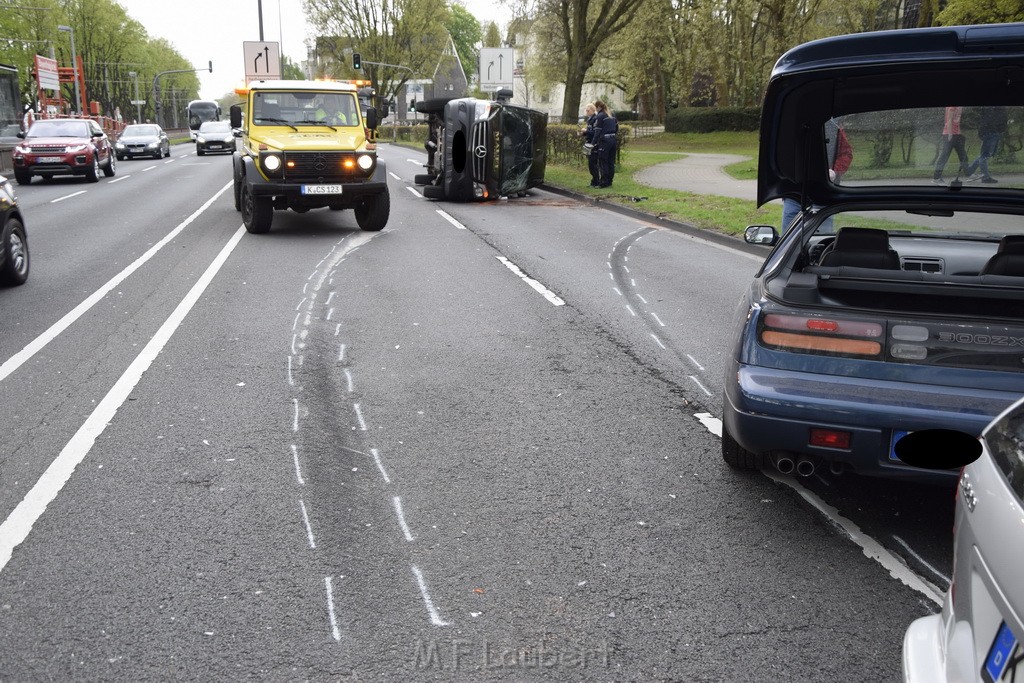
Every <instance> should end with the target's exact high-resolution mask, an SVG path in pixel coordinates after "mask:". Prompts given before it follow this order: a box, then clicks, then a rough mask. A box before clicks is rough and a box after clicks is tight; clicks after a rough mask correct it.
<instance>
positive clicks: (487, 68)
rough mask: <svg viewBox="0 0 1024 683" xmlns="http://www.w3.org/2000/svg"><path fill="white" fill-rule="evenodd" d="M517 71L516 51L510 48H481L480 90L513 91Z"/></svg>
mask: <svg viewBox="0 0 1024 683" xmlns="http://www.w3.org/2000/svg"><path fill="white" fill-rule="evenodd" d="M514 70H515V50H513V49H512V48H510V47H484V48H480V89H481V90H484V91H488V92H490V91H494V90H500V89H502V88H509V89H511V88H512V86H513V74H514Z"/></svg>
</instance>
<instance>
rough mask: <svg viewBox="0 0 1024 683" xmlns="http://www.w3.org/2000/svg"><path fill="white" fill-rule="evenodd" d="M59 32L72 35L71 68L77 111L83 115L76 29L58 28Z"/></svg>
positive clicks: (68, 27)
mask: <svg viewBox="0 0 1024 683" xmlns="http://www.w3.org/2000/svg"><path fill="white" fill-rule="evenodd" d="M57 30H58V31H64V32H65V33H68V34H70V35H71V66H72V67H73V68H74V73H75V109H76V110H77V112H78V115H79V116H81V115H82V113H83V112H82V93H81V91H79V89H78V52H76V51H75V29H73V28H71V27H70V26H58V27H57Z"/></svg>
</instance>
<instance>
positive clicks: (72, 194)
mask: <svg viewBox="0 0 1024 683" xmlns="http://www.w3.org/2000/svg"><path fill="white" fill-rule="evenodd" d="M86 192H87V190H79V191H78V192H72V193H71V194H66V195H64V196H63V197H57V198H56V199H51V200H50V203H51V204H56V203H57V202H62V201H64V200H65V199H71V198H72V197H77V196H78V195H80V194H85V193H86Z"/></svg>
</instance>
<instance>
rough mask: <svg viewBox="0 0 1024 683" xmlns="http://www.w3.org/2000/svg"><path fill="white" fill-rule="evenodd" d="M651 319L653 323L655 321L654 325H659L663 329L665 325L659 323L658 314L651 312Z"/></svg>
mask: <svg viewBox="0 0 1024 683" xmlns="http://www.w3.org/2000/svg"><path fill="white" fill-rule="evenodd" d="M651 317H652V318H654V321H655V322H656V323H658V324H659V325H661V326H662V327H665V323H663V322H661V318H659V317H658V314H657V313H654V312H652V313H651Z"/></svg>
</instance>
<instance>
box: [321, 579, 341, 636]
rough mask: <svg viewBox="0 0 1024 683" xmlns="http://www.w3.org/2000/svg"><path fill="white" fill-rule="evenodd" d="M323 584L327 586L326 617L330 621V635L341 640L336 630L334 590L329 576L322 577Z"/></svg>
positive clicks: (339, 633)
mask: <svg viewBox="0 0 1024 683" xmlns="http://www.w3.org/2000/svg"><path fill="white" fill-rule="evenodd" d="M324 585H325V586H326V587H327V617H328V619H330V621H331V637H333V638H334V640H335V641H337V642H339V643H340V642H341V632H340V631H338V620H337V618H336V617H335V615H334V590H333V589H332V587H331V577H329V576H325V577H324Z"/></svg>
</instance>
